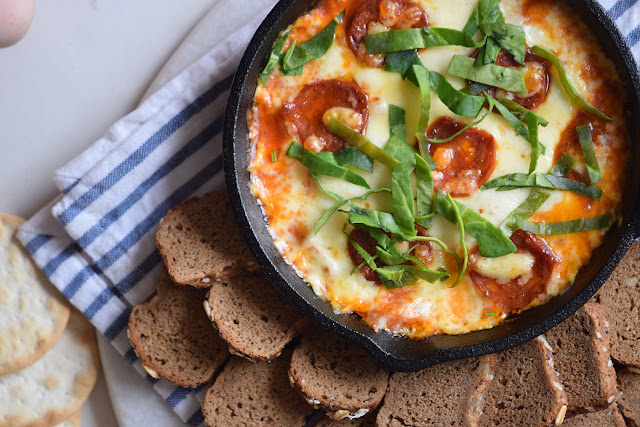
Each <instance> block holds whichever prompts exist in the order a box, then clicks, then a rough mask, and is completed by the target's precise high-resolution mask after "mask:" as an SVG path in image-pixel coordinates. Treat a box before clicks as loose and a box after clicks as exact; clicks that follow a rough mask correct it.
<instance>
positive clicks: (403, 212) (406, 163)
mask: <svg viewBox="0 0 640 427" xmlns="http://www.w3.org/2000/svg"><path fill="white" fill-rule="evenodd" d="M384 151H385V152H386V153H387V154H389V155H390V156H393V157H394V158H395V159H396V160H398V162H399V164H398V165H396V166H395V167H394V168H393V170H392V172H391V197H392V199H393V217H394V218H395V220H396V222H397V223H398V225H399V226H400V227H402V228H403V229H405V230H413V229H414V222H415V221H414V219H413V216H414V208H413V190H412V188H411V173H412V172H413V170H414V169H415V165H416V163H415V153H416V152H415V150H414V149H413V147H412V146H410V145H409V144H407V143H406V142H405V141H404V140H402V139H400V138H398V137H397V136H395V135H392V136H391V137H390V138H389V141H387V144H386V146H385V148H384Z"/></svg>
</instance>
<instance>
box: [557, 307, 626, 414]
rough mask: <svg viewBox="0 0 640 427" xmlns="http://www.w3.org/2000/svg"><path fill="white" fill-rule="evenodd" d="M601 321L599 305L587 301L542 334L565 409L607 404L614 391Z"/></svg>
mask: <svg viewBox="0 0 640 427" xmlns="http://www.w3.org/2000/svg"><path fill="white" fill-rule="evenodd" d="M605 321H606V319H605V316H604V310H603V309H602V307H601V306H600V305H599V304H596V303H593V302H588V303H587V304H585V305H584V306H583V307H582V308H580V310H578V311H577V312H576V313H575V314H574V315H573V316H571V317H569V318H568V319H567V320H566V321H564V322H562V323H561V324H559V325H558V326H556V327H555V328H553V329H551V330H550V331H549V332H547V334H546V337H547V341H548V342H549V344H550V345H551V348H552V349H553V359H554V366H555V368H556V371H557V372H558V375H559V377H560V380H561V381H562V385H563V386H564V391H565V393H566V394H567V402H568V410H569V411H575V410H577V409H579V408H596V407H599V406H607V405H609V404H611V403H613V400H614V399H615V397H616V395H617V394H618V392H617V390H616V370H615V368H614V367H613V363H612V362H611V357H610V355H609V333H608V332H606V330H607V328H605V326H604V322H605Z"/></svg>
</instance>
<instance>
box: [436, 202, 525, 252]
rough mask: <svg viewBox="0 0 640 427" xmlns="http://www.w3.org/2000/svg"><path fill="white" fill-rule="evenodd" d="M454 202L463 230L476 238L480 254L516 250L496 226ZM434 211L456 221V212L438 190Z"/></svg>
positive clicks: (453, 221)
mask: <svg viewBox="0 0 640 427" xmlns="http://www.w3.org/2000/svg"><path fill="white" fill-rule="evenodd" d="M454 202H455V204H456V207H457V208H458V210H459V213H460V217H461V218H462V222H463V224H464V230H465V232H467V233H469V234H470V235H472V236H473V237H475V238H476V240H477V241H478V249H479V251H480V254H481V255H482V256H485V257H489V258H495V257H500V256H503V255H509V254H511V253H514V252H515V251H516V250H517V248H516V245H514V244H513V242H512V241H511V240H509V238H508V237H506V236H505V235H504V234H503V233H502V231H500V229H499V228H498V227H496V226H495V225H493V224H492V223H491V222H489V221H488V220H486V219H485V218H483V217H482V216H481V215H480V214H478V213H476V212H474V211H473V210H471V209H469V208H468V207H466V206H464V205H463V204H461V203H459V202H457V201H454ZM436 212H437V213H438V214H440V215H442V216H443V217H444V218H445V219H447V220H448V221H449V222H451V223H453V224H455V223H456V213H455V211H454V210H453V207H452V206H451V205H450V203H449V201H448V200H447V197H446V196H445V195H444V193H443V192H442V191H440V190H438V193H437V202H436Z"/></svg>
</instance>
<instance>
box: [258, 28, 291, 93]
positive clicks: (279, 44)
mask: <svg viewBox="0 0 640 427" xmlns="http://www.w3.org/2000/svg"><path fill="white" fill-rule="evenodd" d="M289 34H291V28H289V29H288V30H286V31H284V32H283V33H282V34H280V37H278V40H276V43H275V44H274V45H273V49H272V50H271V53H270V54H269V60H268V61H267V65H265V66H264V69H263V70H262V72H261V73H260V81H262V85H263V86H266V85H267V81H268V80H269V76H270V75H271V73H272V72H273V70H275V69H276V65H278V62H280V57H281V56H282V48H283V47H284V44H285V43H286V41H287V38H288V37H289Z"/></svg>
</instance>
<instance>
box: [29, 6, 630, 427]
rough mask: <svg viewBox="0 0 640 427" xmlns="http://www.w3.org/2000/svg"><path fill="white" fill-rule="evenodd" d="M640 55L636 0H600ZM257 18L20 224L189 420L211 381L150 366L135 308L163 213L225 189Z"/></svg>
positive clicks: (156, 265)
mask: <svg viewBox="0 0 640 427" xmlns="http://www.w3.org/2000/svg"><path fill="white" fill-rule="evenodd" d="M601 3H602V5H603V6H604V7H605V8H606V9H607V10H608V12H609V14H610V15H611V16H612V17H613V19H614V20H615V22H616V24H617V25H618V26H619V27H620V29H621V31H622V33H623V35H624V37H625V38H626V40H627V42H628V44H629V45H630V46H631V49H632V52H633V55H634V57H635V58H636V61H637V60H638V58H639V57H640V43H638V42H639V41H640V4H639V3H638V0H618V1H615V0H602V2H601ZM256 27H257V22H253V23H252V24H250V25H248V26H247V27H245V28H242V29H241V30H239V31H238V32H237V33H235V34H233V35H232V36H231V37H230V38H228V39H227V40H226V41H225V42H224V43H222V44H220V45H219V46H218V47H216V48H215V49H214V50H212V51H211V52H209V53H208V54H207V55H205V56H204V57H203V58H202V59H200V60H199V61H198V62H197V63H195V64H194V65H192V66H191V67H189V68H188V69H187V70H186V71H184V72H183V73H182V74H180V75H179V76H177V77H176V78H174V79H173V80H172V81H171V82H169V83H168V84H167V85H166V86H165V87H163V88H162V89H161V90H160V91H158V92H156V93H155V94H154V95H152V96H151V97H150V98H149V99H148V100H147V101H145V102H144V103H143V104H142V105H141V106H140V107H139V108H138V109H137V110H135V111H134V112H132V113H131V114H129V115H127V116H126V117H124V118H123V119H121V120H120V121H118V122H117V123H116V124H115V125H113V126H112V128H111V129H109V131H108V132H107V134H106V135H105V137H104V138H102V139H101V140H99V141H97V142H96V143H95V144H93V145H92V146H91V147H90V148H89V149H87V150H86V151H85V152H84V153H82V154H81V155H80V156H78V157H77V158H76V159H74V160H72V161H71V162H70V163H69V164H68V165H67V166H65V167H64V168H62V169H60V170H59V171H57V173H56V177H55V179H54V180H55V182H56V185H57V186H58V187H59V188H60V191H61V193H62V194H61V195H60V196H59V197H58V198H57V199H56V200H54V201H53V202H52V203H50V204H49V205H47V206H45V207H44V208H43V209H42V210H40V211H39V212H38V213H37V214H36V215H35V216H34V217H33V218H32V219H31V220H30V221H28V222H27V223H26V224H25V225H24V226H23V227H22V229H21V230H20V233H19V238H20V240H21V241H22V242H23V244H24V245H25V247H26V249H27V250H28V251H29V253H31V255H32V256H33V258H34V260H35V261H36V263H37V264H38V265H39V266H40V267H41V268H42V270H43V271H44V272H45V274H46V275H47V276H48V277H49V278H50V279H51V281H52V282H53V283H54V284H55V285H56V286H57V287H58V289H60V291H61V292H62V293H63V294H64V296H65V297H66V298H67V299H69V300H70V301H71V302H72V304H73V305H75V306H76V307H77V308H78V309H80V310H81V311H82V312H83V313H84V314H85V315H86V316H87V317H88V318H89V319H90V320H91V322H92V323H93V324H94V325H95V326H96V328H97V329H98V330H100V331H101V332H102V333H103V334H104V335H105V336H106V337H107V339H108V340H109V341H111V342H112V344H113V345H114V346H115V347H116V349H117V350H118V351H119V352H120V353H121V354H122V355H123V356H124V357H125V359H126V360H128V361H129V362H130V363H132V364H133V365H134V366H135V367H136V369H137V370H138V371H139V372H140V373H141V374H142V375H143V376H145V377H146V378H147V380H148V382H149V383H150V385H151V386H152V387H153V388H154V389H155V390H156V391H157V392H158V393H160V395H161V396H162V397H163V398H164V399H165V400H166V401H167V403H168V404H169V405H170V406H171V407H172V408H173V409H174V410H175V412H176V413H177V414H178V415H179V416H180V417H181V418H182V419H183V420H184V421H185V422H186V423H187V424H189V425H200V424H202V422H203V416H202V413H201V412H200V402H201V401H202V398H203V396H204V393H205V392H206V389H207V387H206V386H201V387H198V388H196V389H184V388H182V387H176V386H174V385H173V384H170V383H168V382H167V381H164V380H154V379H153V378H151V377H149V375H148V374H147V373H146V372H145V371H144V369H143V368H142V365H141V363H140V361H139V360H138V358H137V356H136V355H135V353H134V351H133V349H132V348H131V345H130V343H129V340H128V338H127V335H126V331H127V322H128V318H129V313H130V310H131V308H132V307H133V306H134V305H136V304H138V303H140V302H141V301H144V300H146V299H148V298H149V297H151V295H153V293H154V291H155V288H156V283H157V278H158V274H159V272H160V269H161V264H162V260H161V258H160V255H159V254H158V252H157V249H156V245H155V231H156V228H157V225H158V223H159V221H160V219H161V218H162V217H163V216H164V215H165V214H166V213H167V211H168V210H169V209H170V208H171V207H173V206H175V205H176V204H177V203H179V202H180V201H182V200H184V199H186V198H189V197H191V196H196V195H202V194H204V193H205V192H207V191H211V190H213V189H216V188H221V187H222V185H223V177H222V158H221V147H222V141H221V139H222V138H221V134H222V115H223V112H224V106H225V101H226V98H227V95H228V90H229V86H230V84H231V79H232V75H233V72H234V70H235V68H236V66H237V63H238V61H239V59H240V56H241V54H242V52H243V50H244V46H245V45H246V44H247V43H248V41H249V39H250V37H251V35H252V34H253V32H254V31H255V28H256Z"/></svg>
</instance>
